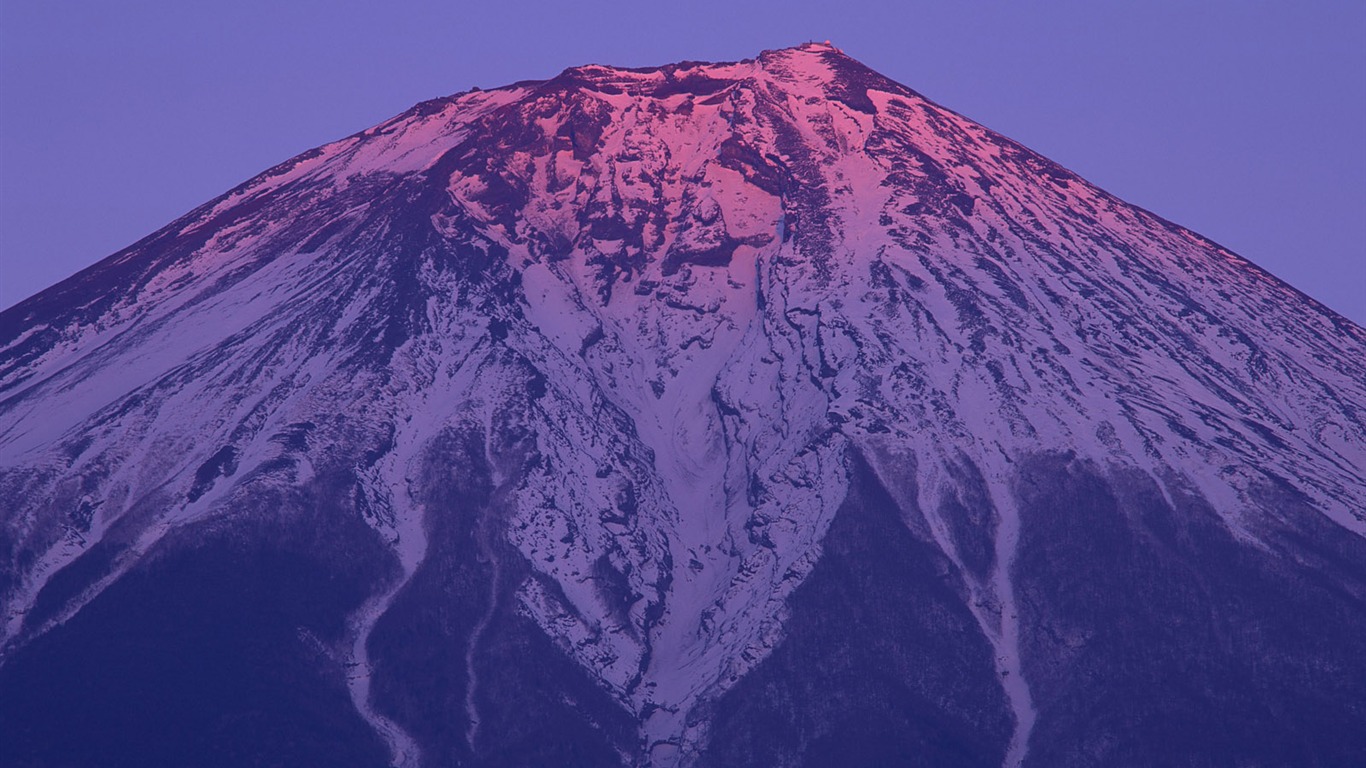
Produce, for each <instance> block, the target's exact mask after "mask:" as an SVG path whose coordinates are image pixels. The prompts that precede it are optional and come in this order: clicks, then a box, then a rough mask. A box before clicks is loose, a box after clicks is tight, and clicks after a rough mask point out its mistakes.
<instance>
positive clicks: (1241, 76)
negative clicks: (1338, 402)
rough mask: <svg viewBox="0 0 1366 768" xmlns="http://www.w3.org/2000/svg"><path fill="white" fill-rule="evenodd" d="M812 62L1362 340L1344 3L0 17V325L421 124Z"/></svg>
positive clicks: (1356, 167)
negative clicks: (187, 216)
mask: <svg viewBox="0 0 1366 768" xmlns="http://www.w3.org/2000/svg"><path fill="white" fill-rule="evenodd" d="M209 8H212V10H209ZM827 38H829V39H831V40H832V41H833V42H834V43H835V44H836V45H838V46H840V47H842V48H843V49H844V50H845V52H846V53H848V54H850V55H851V56H854V57H855V58H858V59H860V60H862V61H863V62H864V63H866V64H868V65H869V66H871V67H873V68H874V69H877V70H879V71H881V72H882V73H883V74H886V75H888V76H889V77H891V78H893V79H895V80H898V81H900V82H903V83H905V84H906V85H909V86H910V87H912V88H914V89H916V90H918V91H920V92H921V93H923V94H925V95H926V96H928V97H930V98H932V99H934V100H936V101H938V102H939V103H941V104H943V105H945V106H947V107H949V108H951V109H954V110H956V111H958V112H960V113H963V114H965V115H967V116H968V117H971V118H973V119H975V120H977V121H978V122H981V123H983V124H984V125H986V126H987V127H989V128H992V129H994V130H997V131H999V132H1001V133H1004V134H1005V135H1007V136H1010V137H1011V138H1014V139H1016V140H1018V141H1021V142H1022V143H1024V144H1026V145H1028V146H1030V147H1032V148H1033V149H1035V150H1038V151H1040V152H1042V153H1043V154H1045V155H1047V156H1049V157H1051V158H1053V159H1054V160H1056V161H1058V162H1060V163H1062V164H1063V165H1065V166H1067V167H1069V168H1071V169H1072V170H1074V171H1076V172H1078V173H1080V174H1081V175H1082V176H1085V177H1086V178H1088V179H1090V180H1091V181H1093V182H1095V183H1097V184H1099V185H1100V186H1102V187H1104V188H1106V189H1108V190H1109V191H1111V192H1113V193H1115V194H1117V195H1119V196H1120V197H1122V198H1124V199H1126V200H1129V201H1130V202H1133V203H1136V204H1138V205H1141V206H1143V207H1145V208H1148V209H1150V210H1152V211H1154V212H1156V213H1158V214H1160V215H1162V216H1165V217H1166V218H1168V219H1171V220H1173V221H1175V222H1176V223H1178V224H1182V225H1185V226H1188V227H1190V228H1192V229H1194V230H1196V231H1197V232H1200V233H1201V234H1203V235H1205V236H1207V237H1210V238H1212V239H1214V240H1216V241H1218V242H1220V243H1222V244H1224V245H1226V246H1228V247H1230V248H1232V249H1233V250H1235V251H1237V252H1238V253H1241V254H1242V255H1244V256H1246V257H1248V258H1250V259H1252V260H1253V261H1255V262H1257V263H1258V264H1260V265H1262V266H1263V267H1265V268H1267V269H1269V270H1270V271H1272V272H1273V273H1275V274H1277V275H1278V276H1280V277H1282V278H1284V279H1286V280H1287V281H1289V282H1290V283H1291V284H1293V285H1295V286H1296V287H1297V288H1299V289H1301V290H1303V291H1304V292H1306V293H1308V294H1310V295H1311V296H1314V297H1315V298H1317V299H1319V300H1321V301H1323V302H1324V303H1326V304H1327V305H1329V306H1330V307H1332V308H1334V309H1336V310H1337V311H1339V312H1341V313H1343V314H1345V315H1347V316H1348V317H1351V318H1353V319H1354V320H1356V321H1357V322H1358V323H1364V324H1366V2H1361V0H1349V1H1342V2H1332V1H1330V0H1321V1H1320V2H1312V3H1304V2H1251V1H1248V0H1237V1H1220V2H1212V1H1206V2H1199V3H1191V2H1188V1H1185V0H1146V1H1145V2H1123V3H1121V2H1094V1H1093V0H1088V1H1086V2H1070V1H1060V0H1050V2H1041V1H1038V2H1027V1H1024V0H1020V1H1012V2H1005V1H1004V0H1002V1H1001V2H968V1H964V2H958V1H954V2H948V1H947V0H946V1H944V2H936V3H925V2H913V1H911V0H887V1H886V2H882V1H878V0H865V1H863V2H856V1H851V0H844V1H843V2H834V1H833V0H825V1H824V2H806V1H805V0H783V1H781V2H771V1H769V0H762V1H760V2H743V0H727V1H725V2H717V1H715V0H694V1H693V2H681V1H677V0H676V1H675V2H669V3H659V2H651V1H650V0H635V1H634V2H621V1H614V2H607V1H606V0H566V1H564V2H545V1H543V2H520V1H519V0H491V1H488V2H481V3H472V2H433V1H430V0H428V1H423V2H402V1H401V0H392V1H391V2H388V3H377V2H352V1H350V0H330V1H329V2H322V1H321V0H300V1H298V2H291V1H290V0H235V2H232V3H213V4H208V3H195V2H171V1H170V0H156V1H153V0H98V1H94V0H47V1H45V2H18V0H0V307H7V306H10V305H12V304H14V303H15V302H17V301H19V300H20V299H22V298H24V297H26V296H28V295H30V294H32V293H35V292H37V291H39V290H41V289H42V288H44V287H46V286H48V285H50V284H52V283H55V282H57V281H58V280H60V279H62V278H64V277H66V276H68V275H70V274H72V273H74V272H76V271H77V270H79V269H81V268H83V267H85V266H87V265H89V264H91V263H94V262H95V261H97V260H99V259H101V258H103V257H105V256H107V255H109V254H110V253H112V252H114V251H115V250H117V249H119V248H122V247H124V246H126V245H128V244H130V243H132V242H133V241H135V240H137V239H138V238H140V237H142V236H143V235H146V234H148V233H150V232H152V231H153V230H155V229H157V228H159V227H160V226H162V225H164V224H166V223H169V222H170V221H171V220H172V219H174V218H175V217H177V216H179V215H180V214H182V213H184V212H186V211H188V210H189V209H191V208H193V207H195V206H196V205H198V204H199V203H202V202H204V201H206V200H208V199H210V198H212V197H214V196H216V195H218V194H220V193H222V192H224V191H226V190H227V189H229V188H230V187H232V186H234V185H236V184H237V183H239V182H241V181H243V180H245V179H247V178H249V177H251V176H253V175H255V174H256V173H258V172H260V171H262V170H264V169H266V168H267V167H269V166H271V165H273V164H275V163H277V162H279V161H281V160H284V159H286V158H288V157H291V156H293V155H295V154H298V153H299V152H301V151H303V150H306V149H309V148H311V147H313V146H316V145H318V144H322V143H324V142H327V141H330V140H333V139H336V138H340V137H342V136H345V135H348V134H351V133H354V132H355V131H358V130H361V129H363V128H366V127H369V126H370V125H373V124H375V123H377V122H380V121H381V120H383V119H385V118H387V117H389V116H391V115H393V114H396V113H398V112H401V111H403V110H404V109H406V108H407V107H408V106H410V105H412V104H413V103H415V102H417V101H420V100H423V99H427V98H431V97H434V96H440V95H444V94H448V93H452V92H456V91H461V90H465V89H467V88H469V87H471V86H476V85H477V86H481V87H490V86H497V85H502V84H505V83H509V82H512V81H516V80H524V79H541V78H545V77H549V76H552V75H554V74H555V73H557V72H559V71H560V70H562V69H564V68H565V67H568V66H573V65H577V64H585V63H590V62H596V63H603V64H617V65H628V66H642V65H650V64H663V63H667V62H670V61H677V60H682V59H695V60H730V59H738V58H747V57H751V56H753V55H755V54H757V53H758V52H759V51H760V50H762V49H765V48H781V47H786V46H789V45H793V44H796V43H800V42H803V41H805V40H808V39H814V40H824V39H827Z"/></svg>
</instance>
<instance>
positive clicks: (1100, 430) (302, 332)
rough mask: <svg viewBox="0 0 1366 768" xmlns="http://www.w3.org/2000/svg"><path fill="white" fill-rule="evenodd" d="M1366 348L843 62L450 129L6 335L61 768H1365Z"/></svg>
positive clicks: (108, 271) (1321, 313)
mask: <svg viewBox="0 0 1366 768" xmlns="http://www.w3.org/2000/svg"><path fill="white" fill-rule="evenodd" d="M1364 467H1366V331H1363V330H1362V329H1361V328H1360V327H1358V326H1356V325H1354V324H1352V323H1351V322H1349V321H1347V320H1345V319H1343V318H1342V317H1340V316H1338V315H1336V314H1334V313H1333V312H1331V311H1330V310H1328V309H1325V308H1324V307H1322V306H1320V305H1318V304H1317V303H1315V302H1314V301H1313V300H1311V299H1309V298H1307V297H1305V296H1304V295H1302V294H1300V293H1298V292H1297V291H1295V290H1294V289H1293V288H1291V287H1289V286H1287V285H1286V284H1284V283H1282V282H1280V281H1279V280H1277V279H1276V278H1274V277H1273V276H1271V275H1269V274H1267V273H1266V272H1264V271H1262V270H1260V269H1258V268H1257V267H1256V266H1254V265H1253V264H1251V263H1249V262H1247V261H1245V260H1244V259H1242V258H1240V257H1238V256H1237V255H1235V254H1233V253H1230V252H1229V251H1227V250H1225V249H1223V248H1221V247H1220V246H1218V245H1216V244H1214V243H1212V242H1210V241H1208V240H1205V239H1203V238H1201V237H1200V236H1198V235H1196V234H1194V233H1192V232H1190V231H1187V230H1185V229H1182V228H1180V227H1178V226H1175V225H1173V224H1171V223H1169V222H1166V221H1164V220H1162V219H1161V218H1159V217H1157V216H1154V215H1153V214H1151V213H1148V212H1147V211H1144V210H1141V209H1139V208H1136V207H1134V206H1131V205H1128V204H1126V203H1124V202H1123V201H1120V200H1118V199H1116V198H1115V197H1113V196H1111V195H1109V194H1107V193H1105V192H1104V191H1102V190H1099V189H1097V188H1096V187H1094V186H1092V185H1091V184H1089V183H1087V182H1086V181H1084V180H1083V179H1081V178H1079V177H1077V176H1076V175H1074V174H1073V173H1071V172H1069V171H1067V170H1066V169H1064V168H1062V167H1060V166H1058V165H1056V164H1055V163H1052V162H1050V161H1049V160H1047V159H1045V158H1043V157H1040V156H1039V155H1037V154H1034V153H1033V152H1031V151H1029V150H1028V149H1026V148H1024V147H1022V146H1020V145H1018V144H1016V143H1014V142H1012V141H1010V140H1008V139H1006V138H1004V137H1002V136H999V135H997V134H995V133H993V132H991V131H989V130H987V129H985V128H983V127H981V126H979V125H977V124H975V123H973V122H971V121H970V120H967V119H965V118H963V117H961V116H959V115H957V114H955V113H953V112H951V111H949V110H947V109H944V108H942V107H940V106H938V105H936V104H934V103H932V102H930V101H928V100H927V99H925V98H924V97H922V96H920V95H918V94H917V93H915V92H914V91H912V90H910V89H908V88H906V87H904V86H901V85H899V84H897V83H894V82H892V81H890V80H888V79H886V78H884V77H882V76H881V75H878V74H877V73H875V72H873V71H871V70H869V69H868V68H866V67H864V66H863V65H861V64H859V63H858V62H857V61H854V60H853V59H851V58H849V57H847V56H845V55H844V54H843V53H842V52H840V51H838V50H837V49H834V48H832V47H830V46H829V45H819V44H807V45H803V46H799V47H796V48H791V49H786V50H779V51H767V52H765V53H763V54H761V55H760V56H759V57H758V58H756V59H753V60H746V61H740V62H735V63H723V64H710V63H695V62H685V63H681V64H675V65H670V66H665V67H660V68H653V69H614V68H609V67H603V66H585V67H579V68H574V69H570V70H567V71H565V72H564V73H562V74H560V75H559V76H558V77H555V78H553V79H550V80H545V81H537V82H523V83H517V84H515V85H511V86H508V87H505V88H500V89H495V90H489V91H471V92H468V93H462V94H459V95H456V96H452V97H449V98H443V99H437V100H434V101H429V102H424V103H422V104H419V105H417V106H416V107H414V108H413V109H411V110H409V111H407V112H405V113H403V114H402V115H399V116H398V117H395V118H394V119H392V120H389V121H387V122H385V123H383V124H381V125H379V126H376V127H374V128H371V129H369V130H367V131H364V132H362V133H359V134H356V135H354V136H351V137H349V138H346V139H343V140H341V141H337V142H334V143H332V144H328V145H325V146H323V147H320V148H318V149H315V150H312V151H310V152H307V153H305V154H303V155H300V156H299V157H297V158H294V159H293V160H290V161H288V162H286V163H284V164H282V165H280V166H277V167H275V168H273V169H271V170H269V171H267V172H265V173H263V174H261V175H260V176H258V177H256V178H254V179H252V180H251V181H248V182H247V183H245V184H243V185H242V186H240V187H238V188H237V189H234V190H232V191H231V192H229V193H227V194H226V195H224V196H222V197H220V198H218V199H216V200H214V201H212V202H209V203H207V204H205V205H204V206H202V207H200V208H198V209H196V210H194V211H192V212H190V213H189V214H187V215H186V216H185V217H183V218H181V219H179V220H177V221H175V222H173V223H172V224H170V225H169V226H167V227H166V228H164V229H162V230H160V231H159V232H156V233H155V234H153V235H151V236H149V237H147V238H146V239H144V240H142V241H140V242H138V243H136V244H134V245H133V246H131V247H129V248H128V249H126V250H124V251H121V252H119V253H117V254H114V255H113V256H111V257H109V258H108V259H106V260H105V261H103V262H100V263H99V264H97V265H95V266H93V267H91V268H89V269H87V270H85V271H84V272H82V273H80V274H78V275H76V276H74V277H72V278H71V279H69V280H67V281H65V282H63V283H60V284H58V285H56V286H54V287H53V288H51V289H49V290H47V291H45V292H43V293H40V294H38V295H36V296H34V297H32V298H30V299H28V300H27V301H25V302H23V303H21V304H19V305H17V306H15V307H13V308H12V309H10V310H8V311H6V312H4V313H3V314H0V499H3V500H4V501H3V505H4V506H3V516H2V517H0V595H3V598H0V599H3V606H4V615H3V620H4V625H3V635H2V636H3V649H4V651H3V653H4V656H3V658H0V754H5V755H8V756H9V758H10V759H11V760H13V761H14V762H12V763H11V764H13V765H20V766H28V765H34V766H37V765H64V766H65V765H69V766H84V765H101V766H122V765H138V766H160V765H176V766H182V765H199V766H218V765H223V766H228V765H233V766H236V765H291V766H292V765H334V766H353V765H354V766H380V765H386V764H393V765H400V766H419V765H420V766H453V765H473V766H497V765H594V766H596V765H631V766H678V765H686V766H728V765H752V766H758V765H764V766H818V765H843V766H859V765H866V766H875V765H876V766H890V765H927V766H929V765H932V766H1002V765H1004V766H1017V765H1025V766H1094V765H1106V766H1130V765H1132V766H1149V765H1186V766H1216V765H1217V766H1224V765H1240V766H1261V765H1266V766H1271V765H1277V766H1279V765H1292V764H1293V765H1299V766H1313V765H1323V766H1330V765H1331V766H1341V765H1347V764H1351V763H1353V762H1354V761H1356V760H1360V759H1361V757H1362V756H1363V755H1366V540H1364V539H1363V537H1366V513H1364V512H1363V510H1366V470H1364V469H1363V468H1364Z"/></svg>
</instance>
